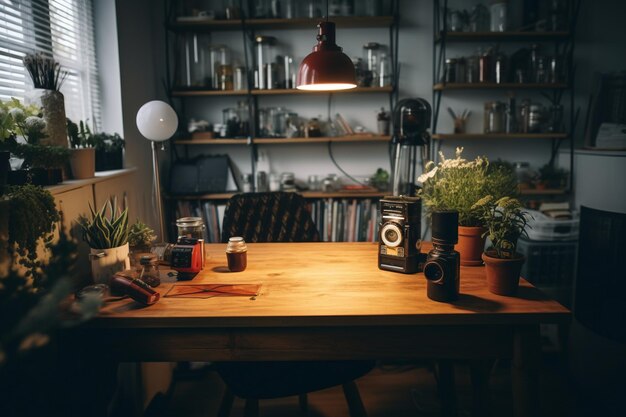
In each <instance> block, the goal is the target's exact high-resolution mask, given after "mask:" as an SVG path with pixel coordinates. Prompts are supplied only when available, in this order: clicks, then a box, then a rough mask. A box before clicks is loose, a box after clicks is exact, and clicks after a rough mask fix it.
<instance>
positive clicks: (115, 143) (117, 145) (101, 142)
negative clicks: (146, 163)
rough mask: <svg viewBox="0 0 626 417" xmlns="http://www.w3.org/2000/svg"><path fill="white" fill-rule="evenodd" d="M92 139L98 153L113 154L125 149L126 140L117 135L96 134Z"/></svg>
mask: <svg viewBox="0 0 626 417" xmlns="http://www.w3.org/2000/svg"><path fill="white" fill-rule="evenodd" d="M91 139H92V141H93V146H94V147H95V148H96V150H97V151H105V152H112V151H117V150H119V149H123V148H124V138H122V137H121V136H120V135H119V134H117V133H113V134H110V133H94V134H93V135H92V137H91Z"/></svg>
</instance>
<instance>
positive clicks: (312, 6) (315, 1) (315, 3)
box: [305, 0, 322, 19]
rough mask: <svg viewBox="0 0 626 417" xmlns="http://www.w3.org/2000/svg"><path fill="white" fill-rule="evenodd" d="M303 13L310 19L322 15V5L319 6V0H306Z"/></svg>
mask: <svg viewBox="0 0 626 417" xmlns="http://www.w3.org/2000/svg"><path fill="white" fill-rule="evenodd" d="M305 15H306V17H308V18H310V19H313V18H316V17H322V7H321V6H320V0H308V1H307V2H306V13H305Z"/></svg>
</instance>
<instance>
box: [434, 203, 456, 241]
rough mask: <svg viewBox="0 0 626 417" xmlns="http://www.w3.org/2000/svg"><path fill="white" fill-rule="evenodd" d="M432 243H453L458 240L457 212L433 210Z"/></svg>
mask: <svg viewBox="0 0 626 417" xmlns="http://www.w3.org/2000/svg"><path fill="white" fill-rule="evenodd" d="M432 222H433V232H432V237H433V243H441V244H444V245H455V244H456V243H457V242H458V240H459V228H458V223H459V212H457V211H435V212H434V213H433V214H432Z"/></svg>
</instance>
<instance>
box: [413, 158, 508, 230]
mask: <svg viewBox="0 0 626 417" xmlns="http://www.w3.org/2000/svg"><path fill="white" fill-rule="evenodd" d="M462 153H463V148H457V149H456V156H455V158H454V159H446V158H445V156H444V155H443V153H442V152H440V153H439V156H440V158H441V162H439V164H437V165H435V164H434V163H433V162H429V163H428V164H427V165H426V172H424V173H423V174H422V175H420V177H419V179H418V181H419V182H421V183H422V189H421V190H420V192H419V195H420V197H421V198H422V201H423V202H424V205H425V207H426V211H427V213H428V214H430V213H432V212H433V211H441V210H456V211H458V212H459V225H460V226H482V225H483V222H484V220H483V219H482V218H481V216H480V212H479V211H478V210H477V209H476V208H474V204H475V203H476V202H477V201H478V200H480V199H481V198H483V197H485V196H487V195H491V196H493V197H494V198H496V199H500V198H502V197H513V196H516V195H517V192H518V190H517V179H516V177H515V173H514V172H513V170H512V169H511V168H510V167H507V166H505V165H502V164H494V165H493V166H492V165H490V164H489V160H488V159H487V158H485V157H477V158H476V159H474V160H472V161H468V160H466V159H463V158H462V157H461V155H462Z"/></svg>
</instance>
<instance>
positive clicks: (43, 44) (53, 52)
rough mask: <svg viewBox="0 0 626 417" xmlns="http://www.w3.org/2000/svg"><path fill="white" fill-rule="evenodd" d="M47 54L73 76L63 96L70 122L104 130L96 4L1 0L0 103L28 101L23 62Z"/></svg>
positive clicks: (90, 1)
mask: <svg viewBox="0 0 626 417" xmlns="http://www.w3.org/2000/svg"><path fill="white" fill-rule="evenodd" d="M32 52H42V53H44V54H45V55H48V56H52V57H54V59H56V60H57V61H58V62H59V63H60V64H61V66H62V67H63V69H64V70H65V71H67V72H68V77H67V78H66V80H65V82H64V83H63V86H62V87H61V92H62V93H63V95H64V96H65V112H66V114H67V117H69V118H70V119H73V120H74V121H78V120H88V121H89V123H90V125H92V126H93V127H94V128H95V129H98V128H99V127H100V126H101V125H100V90H99V85H98V69H97V65H96V54H95V39H94V23H93V0H0V99H1V100H7V99H9V98H11V97H15V98H17V99H19V100H25V99H26V101H28V97H29V95H30V92H31V91H32V89H33V86H32V82H31V80H30V77H29V76H28V73H27V71H26V69H25V68H24V66H23V65H22V58H23V57H24V55H25V54H26V53H32Z"/></svg>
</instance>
